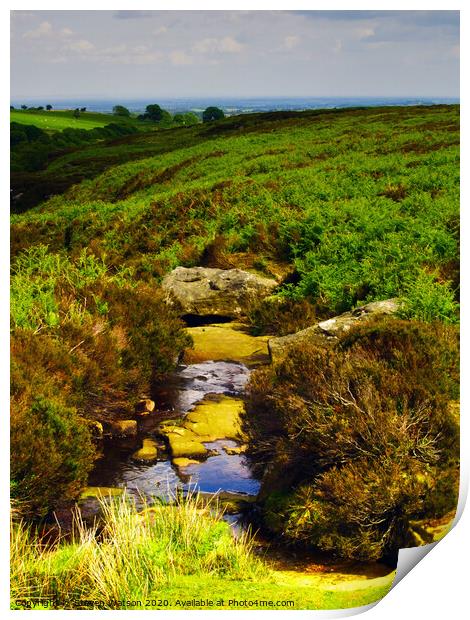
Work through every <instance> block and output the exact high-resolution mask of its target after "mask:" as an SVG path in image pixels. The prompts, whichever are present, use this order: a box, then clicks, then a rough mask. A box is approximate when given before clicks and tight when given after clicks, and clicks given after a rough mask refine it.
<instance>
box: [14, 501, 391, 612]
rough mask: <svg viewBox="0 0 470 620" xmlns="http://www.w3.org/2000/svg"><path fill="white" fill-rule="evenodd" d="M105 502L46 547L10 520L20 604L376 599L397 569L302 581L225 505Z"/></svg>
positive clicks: (316, 605) (172, 605)
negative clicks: (216, 508)
mask: <svg viewBox="0 0 470 620" xmlns="http://www.w3.org/2000/svg"><path fill="white" fill-rule="evenodd" d="M102 508H103V511H104V523H103V524H102V531H101V532H100V533H98V531H97V529H94V530H93V529H91V530H90V529H88V528H85V527H84V525H83V524H82V523H81V522H80V521H79V522H78V524H77V526H78V527H77V529H78V532H77V533H76V535H75V538H74V540H73V541H71V542H66V541H60V542H59V543H58V544H57V545H56V546H54V547H49V548H48V547H47V546H45V545H44V544H43V543H42V542H41V540H40V538H39V537H38V536H37V535H36V534H35V533H34V532H33V530H32V529H31V528H29V527H28V526H26V525H25V524H24V523H21V522H19V523H18V522H13V524H12V545H11V568H12V572H11V600H12V607H13V608H14V609H22V608H25V607H26V608H27V606H28V604H29V603H30V601H31V599H33V598H34V597H38V598H40V599H42V606H41V602H40V601H37V603H36V604H37V607H36V608H41V607H42V608H45V607H46V600H47V599H53V600H54V604H53V608H54V609H93V608H95V609H98V608H104V609H118V608H119V607H126V605H123V604H122V601H136V602H137V601H140V603H141V604H140V605H139V603H136V604H134V605H132V604H129V605H128V606H127V607H130V608H134V609H139V608H147V609H152V608H153V609H155V608H156V607H157V606H158V603H157V601H167V603H166V604H165V603H163V602H162V603H161V608H167V609H178V608H180V609H181V608H182V607H181V605H178V604H177V601H178V600H180V601H183V600H184V601H188V600H191V599H197V600H199V599H207V598H208V599H211V600H213V601H214V608H215V607H216V605H215V602H216V601H217V600H221V599H223V600H224V604H222V605H220V607H222V608H232V609H234V608H235V606H234V605H230V604H229V600H230V599H236V600H238V601H240V600H244V599H248V600H251V601H273V602H277V601H293V606H291V607H290V608H291V609H335V608H336V609H338V608H339V609H340V608H344V607H351V606H359V605H365V604H368V603H371V602H374V601H376V600H378V599H379V598H381V597H382V596H384V595H385V594H386V592H387V591H388V590H389V588H390V585H391V577H392V576H393V574H392V575H390V577H388V576H387V577H385V578H381V579H373V580H372V583H371V584H366V586H364V583H363V582H361V581H356V582H355V583H353V587H350V588H349V589H345V590H341V589H338V588H336V587H335V586H334V585H330V584H328V585H326V586H323V587H312V585H316V586H318V585H321V582H320V580H318V579H317V580H316V582H314V583H307V584H305V583H300V584H299V583H296V582H295V580H293V579H292V577H291V578H290V579H289V577H288V576H287V575H285V574H282V573H277V572H275V571H272V570H271V569H270V568H269V566H267V565H266V563H265V562H264V561H262V560H261V559H259V558H257V557H256V556H255V555H254V554H253V545H252V542H251V541H250V539H249V538H248V536H246V535H244V536H242V537H240V538H237V539H234V538H233V536H232V534H231V531H230V526H229V525H228V524H227V523H225V522H224V521H222V520H221V519H220V514H214V512H213V510H212V511H210V510H209V509H208V508H205V509H204V508H202V507H201V506H200V504H199V502H198V498H197V497H196V498H192V499H190V500H186V501H183V502H179V503H177V504H175V505H171V504H170V505H165V504H157V505H155V506H152V507H148V508H147V509H145V510H144V511H142V512H141V513H137V512H136V510H135V509H134V508H133V506H132V505H130V504H129V502H128V501H126V498H122V499H120V500H117V501H114V502H111V503H109V502H107V501H102ZM354 585H356V587H354ZM152 600H153V601H155V602H154V603H153V604H152V602H151V601H152ZM22 601H25V603H22ZM87 601H89V602H87ZM93 601H96V602H95V603H93ZM146 601H149V602H148V604H146ZM262 607H263V603H258V604H257V605H254V608H256V609H259V608H262ZM157 608H158V607H157Z"/></svg>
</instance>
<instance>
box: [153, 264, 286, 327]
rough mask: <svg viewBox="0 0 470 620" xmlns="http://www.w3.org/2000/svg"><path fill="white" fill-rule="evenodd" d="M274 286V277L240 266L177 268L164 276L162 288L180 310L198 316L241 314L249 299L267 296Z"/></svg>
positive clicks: (237, 315) (244, 310) (235, 316)
mask: <svg viewBox="0 0 470 620" xmlns="http://www.w3.org/2000/svg"><path fill="white" fill-rule="evenodd" d="M276 286H277V282H276V280H272V279H270V278H263V277H261V276H257V275H254V274H252V273H248V272H247V271H242V270H241V269H209V268H206V267H189V268H187V267H177V268H176V269H173V271H172V272H171V273H169V274H168V275H167V276H165V278H164V279H163V288H164V289H165V290H166V291H167V293H169V295H170V297H173V298H174V299H176V300H177V301H178V302H179V303H180V304H181V307H182V309H183V313H184V314H195V315H198V316H207V315H213V316H226V317H232V318H237V317H240V316H243V315H244V314H245V313H246V310H247V308H248V305H249V304H250V302H252V301H254V300H256V299H261V298H263V297H266V296H267V295H269V294H270V293H271V292H272V291H273V289H274V288H275V287H276Z"/></svg>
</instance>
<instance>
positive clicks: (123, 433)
mask: <svg viewBox="0 0 470 620" xmlns="http://www.w3.org/2000/svg"><path fill="white" fill-rule="evenodd" d="M110 430H111V435H112V436H113V437H133V436H134V435H137V422H136V421H135V420H116V421H114V422H111V429H110Z"/></svg>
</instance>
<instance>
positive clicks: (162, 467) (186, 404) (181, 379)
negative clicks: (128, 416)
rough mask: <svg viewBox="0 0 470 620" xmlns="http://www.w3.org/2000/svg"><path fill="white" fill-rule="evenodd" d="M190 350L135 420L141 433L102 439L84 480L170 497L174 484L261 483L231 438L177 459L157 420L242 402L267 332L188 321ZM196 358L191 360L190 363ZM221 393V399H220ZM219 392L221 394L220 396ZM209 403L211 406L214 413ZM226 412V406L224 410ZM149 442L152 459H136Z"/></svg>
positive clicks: (223, 486) (200, 487) (249, 492)
mask: <svg viewBox="0 0 470 620" xmlns="http://www.w3.org/2000/svg"><path fill="white" fill-rule="evenodd" d="M187 331H188V332H189V333H190V334H191V336H192V338H193V341H194V349H191V350H190V351H188V352H187V353H186V356H185V362H186V363H184V364H181V365H180V366H178V368H177V369H176V370H175V372H174V373H173V375H172V376H171V377H170V378H169V380H168V381H167V382H166V384H165V385H163V386H161V387H160V388H159V389H158V391H157V392H156V393H155V394H153V395H152V398H153V399H154V400H155V402H156V403H157V408H156V409H155V411H154V412H152V413H151V414H150V415H148V416H145V417H142V418H140V419H139V420H138V434H137V436H135V437H130V438H122V439H116V438H110V437H105V438H104V441H103V446H102V456H101V458H100V459H99V460H98V461H97V462H96V464H95V468H94V470H93V471H92V473H91V475H90V478H89V485H90V487H91V488H92V489H94V488H102V489H103V493H104V489H107V488H113V489H116V488H124V489H126V492H127V493H128V494H130V495H133V496H135V497H136V498H140V497H146V498H151V497H152V496H159V497H169V496H172V495H173V496H174V494H175V493H176V491H177V489H181V490H183V491H189V490H194V491H201V492H203V493H218V492H228V493H233V494H243V495H246V496H255V495H256V494H257V493H258V490H259V486H260V485H259V482H258V480H256V479H255V478H254V477H253V476H252V474H251V471H250V468H249V466H248V464H247V462H246V459H245V457H244V456H243V454H237V453H235V452H236V451H237V448H238V447H239V445H240V443H239V442H238V441H235V440H234V439H233V438H230V439H227V438H221V439H217V440H215V441H208V442H204V446H205V447H206V448H207V449H208V450H209V452H208V456H207V458H205V459H203V460H200V461H199V462H196V461H194V460H192V459H189V460H190V461H192V462H190V463H187V464H184V465H183V466H182V465H181V464H179V463H180V462H181V461H183V460H184V459H175V460H176V463H178V465H176V464H175V462H174V460H172V458H171V454H170V452H169V450H168V445H167V444H166V443H165V442H164V441H163V438H162V435H161V430H162V425H163V424H165V423H167V422H168V419H171V420H172V421H174V423H175V424H179V423H181V422H182V421H183V420H184V418H185V416H186V415H187V414H188V412H191V411H193V410H195V409H197V407H198V406H200V405H201V404H210V405H211V408H212V409H213V410H214V412H215V413H217V411H218V409H220V408H221V407H222V406H223V405H225V407H227V405H228V406H230V404H231V403H230V401H233V404H236V403H240V399H241V398H243V392H244V388H245V385H246V383H247V381H248V378H249V375H250V370H251V369H252V368H253V367H254V366H256V365H258V364H260V363H263V362H264V363H266V362H267V361H268V359H269V358H268V356H267V338H266V337H254V336H250V335H249V334H248V333H247V332H246V330H245V328H244V327H243V325H241V324H239V323H234V322H233V323H223V324H219V323H216V324H210V325H203V326H198V327H188V328H187ZM192 361H194V363H191V362H192ZM220 397H222V398H220ZM219 398H220V400H219ZM212 409H211V411H212ZM222 414H223V412H222ZM146 440H150V441H151V442H152V444H153V445H155V446H156V448H157V457H156V459H147V460H145V459H139V458H137V456H136V453H137V451H138V450H139V449H141V448H142V447H143V446H145V442H146Z"/></svg>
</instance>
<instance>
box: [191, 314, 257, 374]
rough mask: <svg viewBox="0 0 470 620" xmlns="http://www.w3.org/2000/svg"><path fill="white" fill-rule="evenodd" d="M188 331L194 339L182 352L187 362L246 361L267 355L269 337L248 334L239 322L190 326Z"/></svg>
mask: <svg viewBox="0 0 470 620" xmlns="http://www.w3.org/2000/svg"><path fill="white" fill-rule="evenodd" d="M186 331H187V333H188V334H189V335H190V336H191V338H192V340H193V348H192V349H189V350H187V351H186V352H185V354H184V360H185V362H186V363H188V364H194V363H196V362H204V361H208V360H212V361H223V360H231V361H234V362H245V363H248V362H249V361H250V360H251V359H253V358H255V357H259V356H266V357H267V356H268V339H269V337H268V336H250V334H248V333H247V331H246V326H244V325H243V324H241V323H236V322H232V323H222V324H220V323H217V324H214V325H203V326H200V327H189V328H187V330H186Z"/></svg>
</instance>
